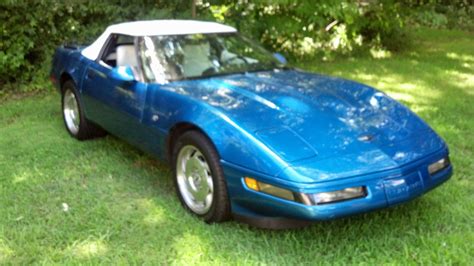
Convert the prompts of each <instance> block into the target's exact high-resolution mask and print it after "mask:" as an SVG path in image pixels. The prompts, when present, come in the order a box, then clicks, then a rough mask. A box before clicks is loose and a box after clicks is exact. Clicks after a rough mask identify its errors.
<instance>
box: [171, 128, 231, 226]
mask: <svg viewBox="0 0 474 266" xmlns="http://www.w3.org/2000/svg"><path fill="white" fill-rule="evenodd" d="M189 145H192V146H194V147H196V148H197V149H198V150H199V151H200V152H201V154H202V155H204V157H205V160H206V162H207V164H208V166H209V168H210V172H211V176H212V182H213V192H212V197H213V200H212V204H211V206H210V208H209V210H208V211H207V212H206V213H203V214H199V213H196V212H195V211H193V210H192V209H191V208H190V207H189V206H188V205H187V204H186V202H185V200H184V198H183V195H182V194H181V191H180V189H179V185H178V174H177V159H178V158H177V157H178V154H179V153H180V151H181V149H182V148H183V147H186V146H189ZM172 158H173V160H172V164H173V176H174V183H175V188H176V194H177V195H178V198H179V200H180V202H181V204H182V205H183V206H184V208H186V209H187V210H188V211H190V212H191V213H193V214H194V215H197V216H198V217H200V218H201V219H203V220H204V221H205V222H207V223H219V222H224V221H227V220H229V219H230V217H231V208H230V203H229V197H228V193H227V182H226V181H225V177H224V172H223V170H222V167H221V165H220V160H219V155H218V153H217V151H216V149H215V148H214V145H213V143H212V142H211V141H210V140H209V139H208V138H207V137H206V136H205V135H203V134H202V133H200V132H199V131H196V130H191V131H187V132H185V133H184V134H182V135H181V136H180V137H179V138H178V139H177V141H176V144H175V145H174V147H173V156H172Z"/></svg>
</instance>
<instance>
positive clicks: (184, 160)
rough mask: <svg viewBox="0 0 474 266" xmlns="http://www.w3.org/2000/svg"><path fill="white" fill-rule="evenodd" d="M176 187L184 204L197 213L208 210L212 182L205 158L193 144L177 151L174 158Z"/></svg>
mask: <svg viewBox="0 0 474 266" xmlns="http://www.w3.org/2000/svg"><path fill="white" fill-rule="evenodd" d="M176 178H177V183H178V188H179V191H180V193H181V196H182V198H183V200H184V202H185V203H186V205H187V206H188V207H189V208H190V209H191V210H192V211H193V212H195V213H197V214H201V215H202V214H205V213H207V212H208V211H209V209H210V208H211V205H212V201H213V191H214V184H213V181H212V175H211V170H210V167H209V165H208V164H207V161H206V158H205V157H204V155H203V154H202V153H201V151H199V150H198V148H196V147H194V146H193V145H186V146H184V147H183V148H181V150H180V151H179V154H178V157H177V160H176Z"/></svg>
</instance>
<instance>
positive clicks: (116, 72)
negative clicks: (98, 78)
mask: <svg viewBox="0 0 474 266" xmlns="http://www.w3.org/2000/svg"><path fill="white" fill-rule="evenodd" d="M109 75H110V77H111V78H113V79H116V80H121V81H134V80H135V76H134V75H133V70H132V67H131V66H118V67H114V68H112V70H111V71H110V74H109Z"/></svg>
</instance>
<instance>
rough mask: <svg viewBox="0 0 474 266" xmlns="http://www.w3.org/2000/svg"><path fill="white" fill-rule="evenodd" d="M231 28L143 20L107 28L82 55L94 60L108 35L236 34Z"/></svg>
mask: <svg viewBox="0 0 474 266" xmlns="http://www.w3.org/2000/svg"><path fill="white" fill-rule="evenodd" d="M236 31H237V30H236V29H235V28H233V27H230V26H226V25H223V24H219V23H216V22H206V21H197V20H145V21H134V22H125V23H120V24H115V25H111V26H109V27H107V29H106V30H105V31H104V33H102V35H100V36H99V38H97V40H95V42H93V43H92V44H91V45H89V46H87V47H86V48H84V50H82V55H83V56H85V57H87V58H89V59H91V60H96V59H97V57H98V56H99V53H100V50H101V49H102V47H103V46H104V44H105V42H106V41H107V39H108V38H109V35H110V34H124V35H130V36H157V35H183V34H197V33H224V32H236Z"/></svg>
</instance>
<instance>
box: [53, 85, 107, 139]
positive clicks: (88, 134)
mask: <svg viewBox="0 0 474 266" xmlns="http://www.w3.org/2000/svg"><path fill="white" fill-rule="evenodd" d="M61 91H62V95H61V103H62V104H61V107H62V113H63V120H64V125H65V126H66V130H67V131H68V133H69V134H70V135H71V136H73V137H74V138H76V139H78V140H85V139H90V138H94V137H101V136H104V135H105V134H106V132H105V131H104V130H103V129H101V128H100V127H98V126H96V125H95V124H93V123H92V122H90V121H89V120H87V119H86V118H85V116H84V113H83V108H82V106H81V103H80V101H79V98H78V94H77V91H76V86H75V85H74V83H73V82H72V80H68V81H66V82H64V84H63V86H62V90H61Z"/></svg>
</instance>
